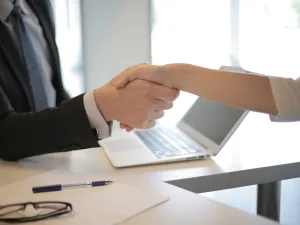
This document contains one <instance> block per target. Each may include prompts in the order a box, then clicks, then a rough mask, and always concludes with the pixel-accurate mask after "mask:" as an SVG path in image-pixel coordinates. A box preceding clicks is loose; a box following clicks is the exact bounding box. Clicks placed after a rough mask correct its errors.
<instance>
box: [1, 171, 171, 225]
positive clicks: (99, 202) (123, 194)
mask: <svg viewBox="0 0 300 225" xmlns="http://www.w3.org/2000/svg"><path fill="white" fill-rule="evenodd" d="M90 179H94V180H95V179H100V180H102V179H107V178H103V177H101V176H99V177H97V176H94V175H87V174H81V173H71V172H62V171H51V172H48V173H45V174H42V175H39V176H35V177H32V178H29V179H26V180H23V181H19V182H16V183H13V184H10V185H7V186H4V187H1V188H0V205H4V204H11V203H19V202H28V201H67V202H70V203H71V204H72V205H73V212H72V213H71V214H67V215H63V216H60V217H55V218H53V219H49V220H45V221H40V222H37V223H34V224H37V225H48V224H49V225H50V224H51V225H56V224H59V225H64V224H66V225H69V224H70V225H82V224H89V225H93V224H95V225H96V224H97V225H99V224H101V225H110V224H119V223H121V222H123V221H125V220H127V219H129V218H131V217H133V216H136V215H137V214H139V213H141V212H143V211H145V210H147V209H149V208H151V207H153V206H156V205H158V204H160V203H162V202H165V201H167V200H168V197H165V196H159V195H157V194H155V193H153V192H149V191H147V190H142V189H139V188H136V187H133V186H130V185H127V184H122V183H118V182H117V181H116V182H115V183H114V184H112V185H107V186H102V187H91V188H77V189H69V190H63V191H59V192H49V193H40V194H33V193H32V191H31V188H32V187H33V186H39V185H49V184H56V183H62V184H66V183H77V182H85V181H90Z"/></svg>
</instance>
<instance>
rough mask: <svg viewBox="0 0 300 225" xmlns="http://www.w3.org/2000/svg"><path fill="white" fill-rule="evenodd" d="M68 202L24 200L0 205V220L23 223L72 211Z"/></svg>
mask: <svg viewBox="0 0 300 225" xmlns="http://www.w3.org/2000/svg"><path fill="white" fill-rule="evenodd" d="M30 206H31V207H30ZM72 210H73V207H72V205H71V204H70V203H68V202H51V201H50V202H25V203H19V204H12V205H4V206H0V222H6V223H24V222H31V221H37V220H42V219H46V218H50V217H54V216H59V215H63V214H67V213H70V212H72Z"/></svg>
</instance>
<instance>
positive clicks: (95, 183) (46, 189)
mask: <svg viewBox="0 0 300 225" xmlns="http://www.w3.org/2000/svg"><path fill="white" fill-rule="evenodd" d="M112 183H113V181H111V180H101V181H91V182H85V183H76V184H54V185H47V186H37V187H33V188H32V192H33V193H42V192H52V191H61V190H64V189H69V188H83V187H97V186H104V185H109V184H112Z"/></svg>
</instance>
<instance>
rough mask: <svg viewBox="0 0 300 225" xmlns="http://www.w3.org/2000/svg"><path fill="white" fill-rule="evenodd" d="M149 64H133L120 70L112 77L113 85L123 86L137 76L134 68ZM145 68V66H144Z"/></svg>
mask: <svg viewBox="0 0 300 225" xmlns="http://www.w3.org/2000/svg"><path fill="white" fill-rule="evenodd" d="M143 66H144V67H145V66H149V63H147V62H144V63H140V64H137V65H133V66H130V67H128V68H127V69H125V70H124V71H122V72H121V73H120V74H119V75H118V76H117V77H115V78H114V85H115V86H116V87H117V88H123V87H125V86H126V85H127V84H128V83H129V82H130V81H132V80H135V79H137V78H138V75H139V74H138V73H136V72H137V71H134V69H137V68H141V67H143ZM145 68H146V67H145Z"/></svg>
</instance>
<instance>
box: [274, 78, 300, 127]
mask: <svg viewBox="0 0 300 225" xmlns="http://www.w3.org/2000/svg"><path fill="white" fill-rule="evenodd" d="M269 80H270V84H271V88H272V92H273V96H274V99H275V102H276V105H277V109H278V115H277V116H272V115H270V118H271V120H272V121H282V122H287V121H300V77H299V78H298V79H297V80H293V79H289V78H280V77H270V78H269Z"/></svg>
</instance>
